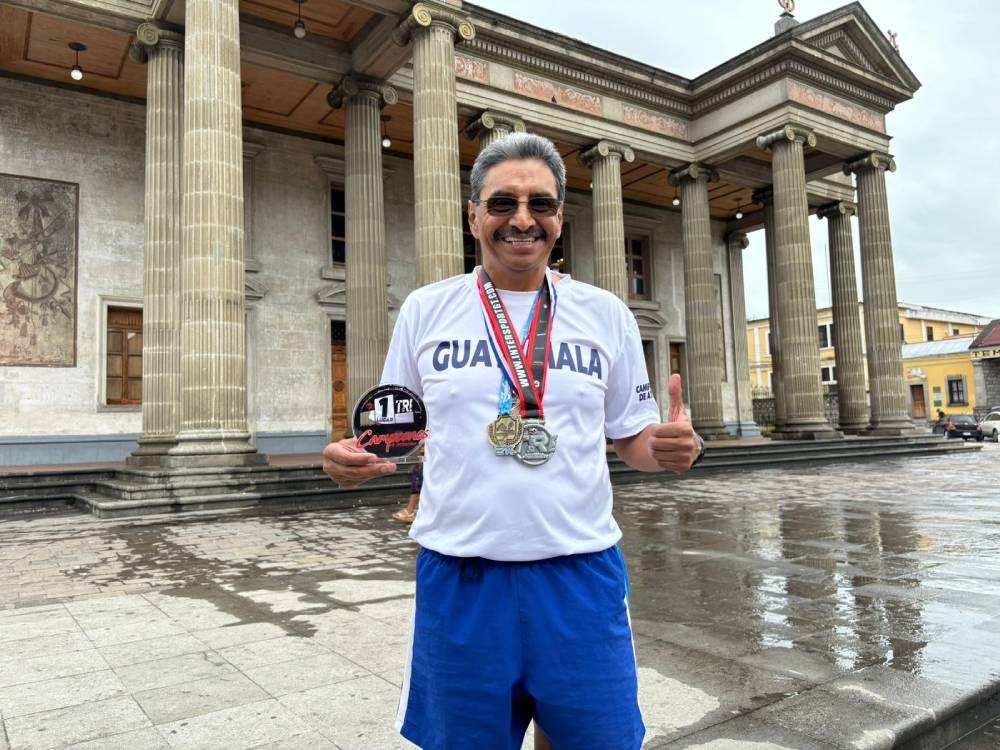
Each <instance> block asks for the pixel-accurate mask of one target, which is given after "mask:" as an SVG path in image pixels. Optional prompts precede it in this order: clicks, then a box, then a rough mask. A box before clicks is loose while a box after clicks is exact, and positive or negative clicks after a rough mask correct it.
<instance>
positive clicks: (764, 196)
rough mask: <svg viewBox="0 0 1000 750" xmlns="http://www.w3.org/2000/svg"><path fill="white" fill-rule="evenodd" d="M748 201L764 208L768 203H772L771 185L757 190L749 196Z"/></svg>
mask: <svg viewBox="0 0 1000 750" xmlns="http://www.w3.org/2000/svg"><path fill="white" fill-rule="evenodd" d="M750 200H751V201H753V202H754V203H760V204H763V205H765V206H766V205H768V204H769V203H774V188H773V187H772V186H771V185H767V186H765V187H762V188H757V189H756V190H754V191H753V194H752V195H751V196H750Z"/></svg>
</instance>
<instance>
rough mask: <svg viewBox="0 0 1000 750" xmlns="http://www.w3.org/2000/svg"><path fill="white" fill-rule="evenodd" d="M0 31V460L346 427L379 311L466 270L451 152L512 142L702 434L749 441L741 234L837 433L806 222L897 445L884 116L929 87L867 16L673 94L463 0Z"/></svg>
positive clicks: (857, 11) (643, 70)
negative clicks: (527, 157)
mask: <svg viewBox="0 0 1000 750" xmlns="http://www.w3.org/2000/svg"><path fill="white" fill-rule="evenodd" d="M0 29H2V32H0V292H2V299H0V302H2V305H0V415H2V418H0V464H7V465H11V464H26V463H67V462H78V461H92V460H121V459H124V458H125V457H129V460H130V461H132V462H133V463H135V464H137V465H161V466H166V467H192V466H193V467H197V466H240V465H256V464H260V463H262V462H264V461H266V455H267V454H280V453H291V452H306V451H315V450H318V449H319V448H320V447H321V446H322V445H323V444H324V443H325V442H326V441H327V440H328V439H329V438H330V437H331V436H334V437H339V436H340V435H342V434H343V432H344V429H345V427H346V414H347V411H348V409H349V405H350V404H351V403H352V400H353V399H354V398H355V397H356V396H357V395H358V394H360V393H361V392H362V391H363V390H365V389H366V388H367V387H369V386H370V385H371V384H373V383H374V382H376V381H377V379H378V375H379V372H380V369H381V363H382V359H383V356H384V352H385V350H386V347H387V342H388V338H389V334H390V331H391V329H392V324H393V320H394V317H395V313H396V310H397V309H398V305H399V303H400V301H401V300H402V299H403V298H404V297H405V296H406V295H407V294H408V293H409V292H410V291H411V290H413V289H414V288H416V287H418V286H420V285H423V284H426V283H429V282H432V281H435V280H437V279H441V278H445V277H447V276H450V275H453V274H458V273H462V272H463V271H467V270H470V269H471V268H472V267H473V266H474V265H475V264H476V262H477V253H478V251H477V248H476V243H475V241H474V240H473V238H472V237H471V235H469V233H468V231H467V227H466V225H465V223H464V219H463V202H464V200H465V199H466V198H467V195H468V179H467V170H468V168H469V167H470V166H471V164H472V162H473V160H474V158H475V156H476V154H477V152H478V150H479V149H480V148H481V147H482V146H483V145H484V144H486V143H489V142H490V141H491V140H493V139H495V138H500V137H503V136H504V135H505V134H507V133H509V132H511V131H521V130H526V131H530V132H536V133H540V134H543V135H545V136H547V137H548V138H550V139H552V140H553V141H554V142H555V143H556V145H557V147H558V149H559V151H560V152H561V153H562V155H563V156H564V158H565V160H566V163H567V165H568V170H569V195H568V198H567V203H566V207H565V215H566V229H565V232H564V236H563V237H562V239H561V240H560V242H559V244H558V246H557V248H556V250H555V252H554V256H553V259H552V262H553V265H554V266H556V267H558V268H559V269H561V270H563V271H567V272H569V273H571V274H572V275H573V276H574V277H575V278H578V279H581V280H583V281H586V282H589V283H592V284H595V285H597V286H600V287H603V288H605V289H608V290H610V291H612V292H613V293H614V294H616V295H618V296H619V297H621V298H622V299H623V300H625V301H626V302H627V304H628V305H629V306H630V308H631V309H632V311H633V312H634V314H635V317H636V319H637V321H638V324H639V328H640V331H641V333H642V337H643V342H644V347H645V352H646V356H647V361H648V366H649V370H650V373H651V376H652V379H653V382H654V384H655V386H654V387H655V389H656V391H657V396H658V398H659V399H660V401H661V403H662V404H665V403H666V380H667V376H668V375H669V374H670V373H671V372H681V373H682V375H683V376H684V379H685V385H686V395H687V398H688V399H689V405H690V408H691V412H692V417H693V421H694V423H695V427H696V429H697V430H698V431H699V432H701V434H703V435H705V436H706V437H709V438H719V437H726V436H732V435H755V434H757V430H756V427H755V425H754V424H753V418H752V409H751V397H750V377H749V365H748V357H747V348H746V345H745V340H746V339H745V317H746V316H745V309H744V288H743V273H742V258H741V254H742V252H743V250H744V248H745V247H746V244H747V241H746V233H748V232H750V231H755V230H763V231H764V232H765V233H766V239H767V243H766V244H767V266H768V287H769V288H768V292H769V301H770V309H771V313H770V317H771V320H772V326H773V331H774V334H775V336H774V351H773V352H772V355H773V358H774V364H775V373H776V377H775V390H776V402H777V403H776V409H777V412H778V416H779V418H780V424H781V430H780V431H779V434H780V436H781V437H784V438H786V439H815V438H826V437H838V436H840V435H841V434H842V433H841V432H839V431H838V430H837V429H836V427H835V426H831V425H830V424H829V423H828V422H827V421H826V418H825V416H824V412H823V390H822V384H821V380H820V359H819V350H818V345H817V338H816V302H815V290H814V288H813V272H812V261H811V255H810V242H809V225H808V216H809V214H810V213H812V212H817V213H818V214H819V215H820V216H822V217H825V218H826V220H827V222H828V225H829V232H830V254H831V264H830V265H831V269H832V288H833V300H834V302H833V320H834V322H835V331H836V336H837V353H838V359H837V371H838V381H839V386H840V388H841V389H842V396H843V395H844V394H847V395H848V396H849V397H850V398H851V399H852V403H857V404H858V405H859V409H861V408H862V407H863V414H859V416H858V419H859V420H861V421H862V422H863V424H861V427H862V428H863V429H864V430H865V431H866V432H868V433H870V434H879V435H883V434H901V433H903V432H906V431H908V430H910V429H912V428H911V425H910V422H909V419H908V416H907V414H908V411H907V405H908V403H907V399H906V393H905V386H904V382H903V378H902V368H901V362H900V340H899V333H898V319H897V312H896V308H897V299H896V288H895V279H894V271H893V252H892V241H891V233H890V220H889V212H888V207H887V201H886V183H887V180H886V177H887V173H890V172H892V171H893V170H894V169H895V161H894V157H893V156H892V155H891V153H890V135H889V131H888V129H887V123H886V119H887V115H888V114H889V113H890V112H891V111H892V110H893V108H894V107H895V106H896V105H897V104H900V103H901V102H905V101H907V100H909V99H910V98H911V97H912V96H913V94H914V92H915V91H916V90H917V88H918V87H919V85H920V84H919V82H918V81H917V79H916V78H915V77H914V75H913V73H912V72H911V71H910V70H909V68H908V67H907V66H906V64H905V63H904V62H903V60H902V58H901V57H900V56H899V54H898V51H897V50H896V49H895V48H894V46H893V44H892V43H891V42H890V40H889V39H888V38H887V37H886V35H885V34H884V33H883V32H882V31H881V30H880V29H879V28H878V26H877V25H876V24H875V22H874V21H873V20H872V19H871V18H870V17H869V15H868V14H867V13H866V12H865V10H864V9H863V8H862V6H861V5H860V4H858V3H852V4H850V5H846V6H844V7H842V8H840V9H838V10H835V11H832V12H830V13H827V14H825V15H823V16H820V17H818V18H814V19H812V20H808V21H802V22H800V21H799V20H797V19H796V18H795V17H794V16H792V15H791V14H790V13H787V12H786V13H784V14H782V15H781V16H780V17H779V18H778V19H777V23H776V24H775V33H774V35H773V36H772V37H770V38H769V39H766V40H765V41H763V42H762V43H760V44H757V45H756V46H753V47H751V48H750V49H748V50H747V51H746V52H744V53H742V54H740V55H738V56H737V57H735V58H733V59H731V60H728V61H724V62H722V63H721V64H720V65H718V66H717V67H715V68H713V69H712V70H709V71H707V72H706V73H704V74H703V75H700V76H698V77H696V78H694V79H688V78H684V77H681V76H678V75H675V74H673V73H669V72H667V71H664V70H660V69H657V68H654V67H651V66H649V65H646V64H643V63H639V62H636V61H634V60H631V59H628V58H625V57H622V56H619V55H615V54H611V53H609V52H606V51H604V50H601V49H597V48H595V47H591V46H588V45H586V44H583V43H581V42H579V41H576V40H573V39H569V38H567V37H563V36H561V35H559V34H558V32H557V31H551V30H546V29H540V28H537V27H534V26H531V25H528V24H525V23H522V22H521V21H518V20H516V19H513V18H509V17H506V16H503V15H500V14H498V13H495V12H493V11H489V10H486V9H483V8H479V7H477V6H474V5H472V4H469V3H463V2H461V0H448V1H447V2H445V1H443V0H435V1H431V2H418V3H416V4H413V3H411V2H408V1H407V0H357V1H356V2H346V1H345V0H309V2H301V3H300V2H297V0H9V1H8V2H5V3H3V4H0ZM748 41H753V40H748ZM855 215H856V217H857V219H856V224H857V227H858V230H859V232H860V237H859V240H860V255H861V257H860V261H861V269H862V279H861V281H862V287H863V299H864V305H865V313H866V314H865V316H864V326H865V336H864V345H863V346H864V348H865V351H864V352H863V351H862V336H861V321H860V320H859V317H858V314H857V304H856V302H857V300H858V299H859V287H858V280H856V279H855V274H854V260H853V252H854V251H853V240H852V236H851V235H852V226H853V224H854V223H855V222H854V220H852V217H853V216H855ZM841 352H843V361H841ZM863 353H864V355H865V356H862V354H863ZM455 354H456V356H458V357H461V352H456V353H455ZM865 361H866V362H867V378H866V377H865V372H864V371H863V369H862V368H863V367H864V366H865V365H863V362H865ZM866 381H867V384H868V385H867V393H866V385H865V383H866Z"/></svg>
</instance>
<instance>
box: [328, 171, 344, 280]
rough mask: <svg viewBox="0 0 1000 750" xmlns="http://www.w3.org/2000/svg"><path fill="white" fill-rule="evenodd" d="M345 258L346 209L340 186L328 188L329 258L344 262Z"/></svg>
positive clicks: (335, 261) (336, 261)
mask: <svg viewBox="0 0 1000 750" xmlns="http://www.w3.org/2000/svg"><path fill="white" fill-rule="evenodd" d="M346 258H347V211H346V207H345V204H344V191H343V189H342V188H339V187H334V188H330V260H331V261H333V262H334V263H344V262H345V261H346Z"/></svg>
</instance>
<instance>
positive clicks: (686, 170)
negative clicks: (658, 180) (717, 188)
mask: <svg viewBox="0 0 1000 750" xmlns="http://www.w3.org/2000/svg"><path fill="white" fill-rule="evenodd" d="M685 180H705V181H706V182H718V181H719V173H718V172H717V171H716V170H715V167H710V166H709V165H707V164H702V163H701V162H697V161H693V162H691V163H690V164H685V165H684V166H682V167H678V168H677V169H674V170H672V171H671V172H670V174H668V175H667V182H669V183H670V184H671V185H673V186H674V187H678V186H679V185H680V184H681V183H682V182H684V181H685Z"/></svg>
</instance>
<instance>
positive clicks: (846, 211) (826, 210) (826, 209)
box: [816, 201, 858, 219]
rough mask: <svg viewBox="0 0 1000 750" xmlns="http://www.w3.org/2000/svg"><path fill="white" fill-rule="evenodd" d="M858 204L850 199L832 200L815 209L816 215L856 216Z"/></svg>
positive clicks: (822, 217)
mask: <svg viewBox="0 0 1000 750" xmlns="http://www.w3.org/2000/svg"><path fill="white" fill-rule="evenodd" d="M857 213H858V204H857V203H852V202H851V201H834V202H833V203H827V204H826V205H825V206H820V207H819V208H818V209H816V216H818V217H819V218H821V219H833V218H836V217H838V216H856V215H857Z"/></svg>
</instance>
